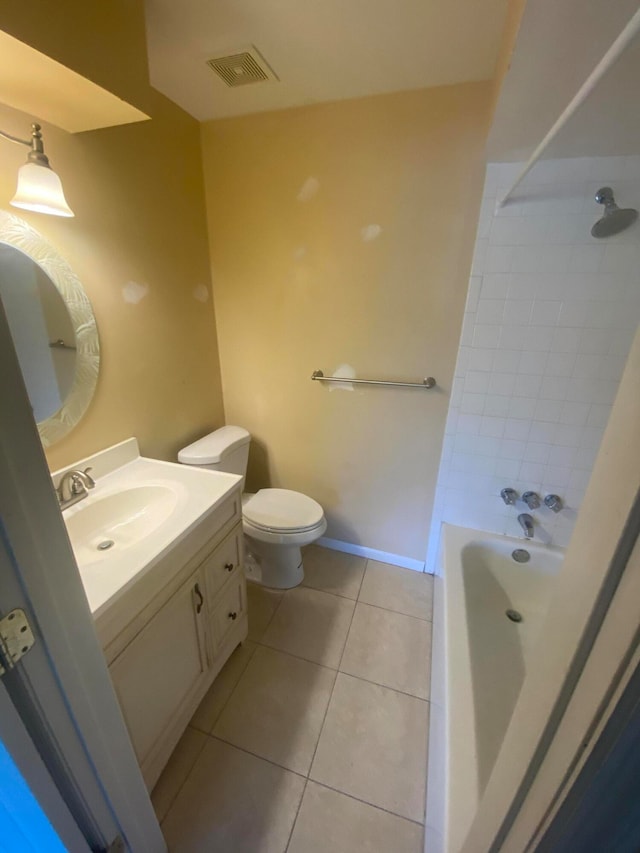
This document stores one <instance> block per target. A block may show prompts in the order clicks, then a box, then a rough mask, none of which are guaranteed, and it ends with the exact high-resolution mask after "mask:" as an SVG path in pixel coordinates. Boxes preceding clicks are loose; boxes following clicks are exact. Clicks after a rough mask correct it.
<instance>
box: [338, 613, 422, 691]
mask: <svg viewBox="0 0 640 853" xmlns="http://www.w3.org/2000/svg"><path fill="white" fill-rule="evenodd" d="M430 670H431V623H430V622H425V621H424V620H423V619H415V618H414V617H413V616H404V615H403V614H402V613H395V612H393V611H392V610H382V609H381V608H380V607H371V606H370V605H369V604H362V603H361V602H358V604H357V605H356V610H355V613H354V614H353V621H352V623H351V628H350V630H349V637H348V638H347V645H346V646H345V649H344V655H343V656H342V661H341V663H340V671H341V672H348V673H349V674H350V675H357V676H358V677H359V678H366V679H368V680H369V681H376V682H377V683H378V684H383V685H384V686H385V687H393V689H394V690H402V691H403V692H404V693H411V694H412V695H413V696H418V697H420V699H428V698H429V674H430Z"/></svg>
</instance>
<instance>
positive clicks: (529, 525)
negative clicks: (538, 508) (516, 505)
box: [518, 512, 533, 539]
mask: <svg viewBox="0 0 640 853" xmlns="http://www.w3.org/2000/svg"><path fill="white" fill-rule="evenodd" d="M518 523H519V524H520V527H521V528H522V529H523V530H524V537H525V539H533V519H532V518H531V516H530V515H529V513H528V512H521V513H520V515H519V516H518Z"/></svg>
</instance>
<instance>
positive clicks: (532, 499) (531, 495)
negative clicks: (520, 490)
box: [522, 492, 540, 509]
mask: <svg viewBox="0 0 640 853" xmlns="http://www.w3.org/2000/svg"><path fill="white" fill-rule="evenodd" d="M522 500H523V501H524V502H525V503H526V505H527V506H528V507H529V509H538V507H539V506H540V497H539V495H538V494H537V493H536V492H525V493H524V494H523V495H522Z"/></svg>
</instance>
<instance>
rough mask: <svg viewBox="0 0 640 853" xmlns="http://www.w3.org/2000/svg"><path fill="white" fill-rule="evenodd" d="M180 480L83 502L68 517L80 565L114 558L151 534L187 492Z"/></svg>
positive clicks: (72, 543) (124, 490)
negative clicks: (174, 482)
mask: <svg viewBox="0 0 640 853" xmlns="http://www.w3.org/2000/svg"><path fill="white" fill-rule="evenodd" d="M183 493H184V486H182V484H180V483H176V484H175V485H174V484H171V485H170V486H167V485H157V484H155V485H142V486H132V487H131V488H125V489H123V490H122V491H119V492H115V493H112V494H110V495H106V496H105V497H98V495H97V494H96V497H95V499H94V500H93V501H92V502H91V503H86V504H84V502H83V503H80V504H78V505H77V509H76V512H75V513H74V515H72V516H71V517H70V518H69V519H68V520H67V532H68V534H69V539H70V540H71V545H72V546H73V552H74V554H75V555H76V560H77V561H78V564H79V565H88V564H89V563H92V562H95V561H97V560H101V561H105V560H110V559H111V558H113V557H114V556H115V555H116V554H117V553H118V552H119V551H122V550H123V549H125V548H129V547H130V546H131V545H135V544H136V543H137V542H139V541H140V540H141V539H144V538H145V537H146V536H151V535H152V534H153V533H155V531H157V530H158V528H159V527H160V526H161V525H162V524H163V523H164V522H165V521H166V520H167V519H168V518H169V516H170V515H171V513H172V512H173V511H174V510H175V509H176V507H177V506H178V502H179V499H180V498H181V497H183V496H184V494H183Z"/></svg>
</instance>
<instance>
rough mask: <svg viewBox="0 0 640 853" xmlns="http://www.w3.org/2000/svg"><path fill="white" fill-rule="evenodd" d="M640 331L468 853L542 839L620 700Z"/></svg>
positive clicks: (630, 586)
mask: <svg viewBox="0 0 640 853" xmlns="http://www.w3.org/2000/svg"><path fill="white" fill-rule="evenodd" d="M639 383H640V331H639V332H638V333H637V334H636V338H635V341H634V343H633V345H632V347H631V350H630V353H629V357H628V360H627V364H626V367H625V370H624V373H623V376H622V380H621V383H620V386H619V389H618V393H617V396H616V400H615V403H614V405H613V409H612V412H611V416H610V418H609V422H608V424H607V428H606V430H605V434H604V436H603V439H602V443H601V446H600V450H599V453H598V456H597V459H596V462H595V465H594V469H593V473H592V476H591V480H590V482H589V486H588V488H587V492H586V495H585V498H584V501H583V503H582V507H581V509H580V513H579V515H578V518H577V521H576V526H575V529H574V533H573V536H572V538H571V542H570V543H569V547H568V549H567V552H566V555H565V559H564V563H563V567H562V571H561V573H560V575H559V576H558V578H557V581H556V584H555V586H554V595H553V598H552V601H551V603H550V606H549V610H548V613H547V615H546V618H545V621H544V624H543V626H542V629H541V633H540V639H539V641H538V648H537V654H536V656H535V659H534V661H533V663H532V666H531V669H530V671H529V672H528V673H527V677H526V679H525V682H524V684H523V687H522V690H521V692H520V695H519V697H518V701H517V704H516V707H515V709H514V713H513V716H512V718H511V722H510V724H509V727H508V729H507V732H506V734H505V738H504V741H503V744H502V747H501V750H500V753H499V754H498V758H497V760H496V764H495V767H494V770H493V773H492V776H491V778H490V780H489V783H488V785H487V788H486V790H485V792H484V795H483V798H482V800H481V802H480V805H479V808H478V813H477V814H476V816H475V818H474V821H473V823H472V826H471V830H470V832H469V834H468V836H467V839H466V842H465V844H464V845H463V848H462V850H463V853H475V851H477V850H487V851H490V853H497V851H498V850H499V851H500V853H523V851H529V850H532V849H535V844H536V842H537V839H539V838H540V837H541V834H542V833H543V831H544V829H545V827H546V826H548V825H549V821H550V820H551V819H552V818H553V816H554V815H555V814H556V813H557V811H558V808H559V807H560V805H561V804H562V802H563V801H564V799H565V797H566V795H567V793H568V791H569V790H570V789H571V785H572V784H573V782H574V781H575V778H576V774H577V773H578V772H579V770H580V768H581V767H582V766H583V765H584V762H585V761H586V759H587V757H588V756H589V755H590V754H591V751H592V749H593V747H594V745H595V743H596V742H597V737H598V735H599V733H600V732H601V731H602V727H603V726H604V725H605V724H606V721H607V719H608V718H609V716H610V714H611V713H612V711H613V709H614V708H615V703H616V701H617V698H618V696H619V693H620V691H621V690H622V689H623V688H624V685H625V683H626V681H627V679H628V678H629V676H630V673H631V667H632V665H633V662H634V655H635V654H636V653H637V647H638V627H639V624H640V604H639V602H640V545H638V537H639V535H640V444H638V440H637V437H638V434H640V395H638V387H639Z"/></svg>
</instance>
